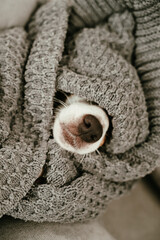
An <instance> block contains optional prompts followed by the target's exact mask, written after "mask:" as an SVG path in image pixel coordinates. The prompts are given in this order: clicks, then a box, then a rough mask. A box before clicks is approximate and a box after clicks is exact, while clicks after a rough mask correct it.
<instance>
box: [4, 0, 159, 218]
mask: <svg viewBox="0 0 160 240" xmlns="http://www.w3.org/2000/svg"><path fill="white" fill-rule="evenodd" d="M159 39H160V4H159V1H151V0H150V1H138V0H130V1H129V0H128V1H127V0H126V1H125V0H121V1H116V0H113V1H111V0H106V1H105V0H96V1H92V0H73V1H69V4H68V1H65V0H63V1H58V0H53V1H49V2H46V3H44V4H42V6H40V7H39V9H38V10H37V11H36V13H35V14H34V16H33V17H32V18H31V19H30V22H29V25H28V28H27V32H26V31H24V29H21V28H13V29H10V30H6V31H5V32H2V33H1V34H0V46H1V50H0V76H1V78H0V96H1V98H0V106H1V108H0V144H1V145H0V159H1V161H0V174H1V176H0V179H1V182H0V189H1V194H0V197H1V200H0V202H1V209H0V214H1V215H3V214H8V215H11V216H13V217H16V218H21V219H24V220H33V221H38V222H42V221H54V222H75V221H84V220H87V219H90V218H93V217H95V216H97V215H98V214H100V212H101V211H102V210H103V209H104V208H105V207H106V206H107V204H108V202H109V201H111V200H112V199H114V198H115V197H118V196H120V195H122V194H123V193H125V192H127V191H128V190H129V189H130V188H131V186H132V185H133V183H134V181H135V179H138V178H140V177H143V176H145V175H146V174H148V173H150V172H151V171H153V170H154V169H155V168H156V166H158V165H160V150H159V143H160V127H159V126H160V125H159V122H160V114H159V113H160V111H159V107H160V97H159V88H160V84H159V83H160V81H159V77H160V70H159V66H160V64H159V63H160V60H159V59H160V40H159ZM2 56H3V57H2ZM59 89H60V90H63V91H66V92H70V93H74V94H76V95H79V96H82V97H85V98H86V99H87V100H89V101H94V102H96V103H97V104H98V105H99V106H101V107H103V108H104V109H106V111H107V112H108V114H109V115H111V116H112V125H113V131H112V139H111V141H110V143H109V144H108V143H106V144H105V145H104V146H103V148H102V149H101V150H100V155H99V154H97V153H96V152H94V153H91V154H88V155H85V156H81V155H78V154H73V153H70V152H67V151H65V150H62V149H61V148H60V147H59V146H58V145H57V144H56V143H55V141H54V139H53V136H52V134H51V132H52V126H53V120H54V119H53V113H54V109H53V97H54V95H55V92H56V91H57V90H59ZM42 167H44V175H43V179H44V180H45V181H44V182H43V184H38V182H35V181H36V179H37V178H38V176H39V174H40V173H41V170H42Z"/></svg>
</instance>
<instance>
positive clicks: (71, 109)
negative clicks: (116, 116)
mask: <svg viewBox="0 0 160 240" xmlns="http://www.w3.org/2000/svg"><path fill="white" fill-rule="evenodd" d="M66 104H67V106H66V107H63V108H61V109H60V111H59V112H58V114H57V115H56V118H55V122H54V125H53V135H54V139H55V141H56V142H57V143H58V144H59V145H60V146H61V147H62V148H64V149H66V150H68V151H71V152H74V153H79V154H86V153H90V152H93V151H95V150H96V149H98V148H99V146H100V144H101V142H102V141H103V139H104V137H105V135H106V132H107V130H108V127H109V119H108V116H107V115H106V113H105V112H104V111H103V110H102V109H101V108H100V107H98V106H96V105H91V104H89V103H87V102H85V101H84V99H81V98H79V97H77V96H71V97H70V98H69V99H68V101H67V102H66ZM86 114H91V115H94V116H95V117H96V118H97V119H98V120H99V122H100V123H101V125H102V128H103V133H102V136H101V138H100V139H99V140H98V141H97V142H95V143H85V146H84V147H83V148H79V149H78V148H76V146H75V147H74V146H71V145H70V144H69V143H67V142H66V141H65V139H64V137H63V134H62V124H63V125H65V126H66V128H67V125H68V124H70V123H71V122H74V123H76V122H78V120H79V119H81V118H82V117H83V116H84V115H86ZM70 136H71V137H73V138H74V136H73V135H72V134H70Z"/></svg>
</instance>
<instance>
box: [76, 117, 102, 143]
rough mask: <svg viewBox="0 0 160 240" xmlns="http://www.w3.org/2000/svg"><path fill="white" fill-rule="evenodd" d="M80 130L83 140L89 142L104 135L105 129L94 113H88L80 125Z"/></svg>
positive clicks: (95, 140)
mask: <svg viewBox="0 0 160 240" xmlns="http://www.w3.org/2000/svg"><path fill="white" fill-rule="evenodd" d="M78 132H79V134H80V138H81V139H82V140H84V141H85V142H87V143H94V142H97V141H98V140H99V139H100V137H101V136H102V133H103V129H102V125H101V124H100V122H99V120H98V119H97V118H96V117H95V116H94V115H91V114H87V115H85V116H84V118H83V121H82V122H81V123H80V124H79V125H78Z"/></svg>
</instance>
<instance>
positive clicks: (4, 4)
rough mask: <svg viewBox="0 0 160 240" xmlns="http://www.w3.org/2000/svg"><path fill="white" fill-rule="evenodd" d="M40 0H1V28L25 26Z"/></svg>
mask: <svg viewBox="0 0 160 240" xmlns="http://www.w3.org/2000/svg"><path fill="white" fill-rule="evenodd" d="M37 2H38V0H0V30H3V29H6V28H10V27H18V26H21V27H24V26H25V24H26V23H27V21H28V20H29V17H30V15H31V13H32V12H33V11H34V9H35V7H36V5H37Z"/></svg>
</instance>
